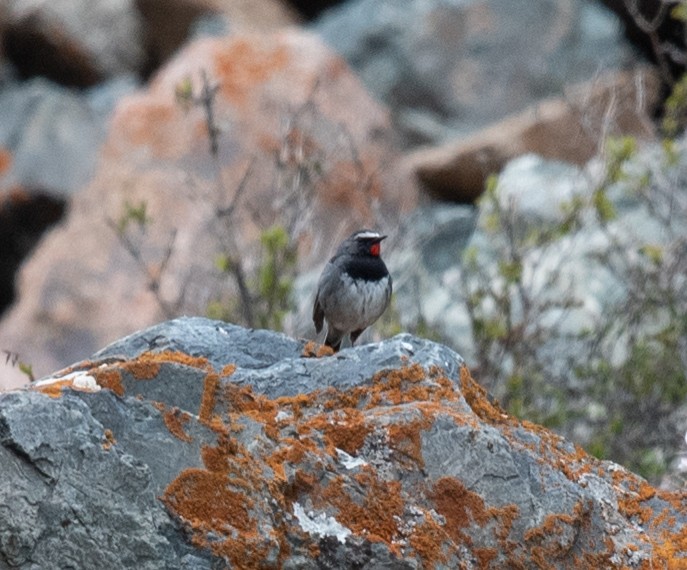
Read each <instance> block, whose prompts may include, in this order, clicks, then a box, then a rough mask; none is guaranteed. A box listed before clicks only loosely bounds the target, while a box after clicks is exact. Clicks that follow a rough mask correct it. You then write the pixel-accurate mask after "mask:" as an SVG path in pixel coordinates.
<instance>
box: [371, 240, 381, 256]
mask: <svg viewBox="0 0 687 570" xmlns="http://www.w3.org/2000/svg"><path fill="white" fill-rule="evenodd" d="M381 250H382V246H381V245H380V244H379V243H373V244H372V245H371V246H370V253H371V254H372V255H374V256H375V257H379V253H380V252H381Z"/></svg>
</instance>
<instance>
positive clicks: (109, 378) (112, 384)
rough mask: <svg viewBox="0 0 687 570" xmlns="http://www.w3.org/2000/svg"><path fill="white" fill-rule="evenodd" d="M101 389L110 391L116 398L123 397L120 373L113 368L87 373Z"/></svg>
mask: <svg viewBox="0 0 687 570" xmlns="http://www.w3.org/2000/svg"><path fill="white" fill-rule="evenodd" d="M89 374H91V375H92V376H93V377H94V378H95V381H96V382H97V383H98V385H99V386H100V387H101V388H107V389H109V390H112V391H113V392H114V393H115V394H117V396H123V395H124V385H123V384H122V373H121V372H120V371H119V370H118V369H117V368H116V367H115V366H107V367H105V368H95V369H93V370H91V371H90V372H89Z"/></svg>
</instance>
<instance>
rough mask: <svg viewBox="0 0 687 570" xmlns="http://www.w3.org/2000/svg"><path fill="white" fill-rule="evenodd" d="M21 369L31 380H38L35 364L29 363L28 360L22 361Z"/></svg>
mask: <svg viewBox="0 0 687 570" xmlns="http://www.w3.org/2000/svg"><path fill="white" fill-rule="evenodd" d="M19 371H20V372H21V373H22V374H24V375H26V377H27V378H28V379H29V382H33V381H34V380H36V378H35V376H34V375H33V366H31V365H30V364H27V363H26V362H20V363H19Z"/></svg>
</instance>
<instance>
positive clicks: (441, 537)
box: [408, 513, 451, 568]
mask: <svg viewBox="0 0 687 570" xmlns="http://www.w3.org/2000/svg"><path fill="white" fill-rule="evenodd" d="M408 544H410V546H411V548H412V549H413V550H414V551H415V552H416V553H417V554H418V555H419V556H420V558H421V559H422V561H423V563H424V565H425V567H426V568H433V567H435V565H436V564H437V563H444V564H445V563H446V562H448V556H447V553H445V552H444V549H446V548H448V547H449V546H450V545H451V539H450V538H449V536H448V534H447V533H446V531H445V530H444V529H443V528H442V527H441V526H440V525H439V524H438V523H437V522H436V521H435V520H433V519H432V517H431V516H430V515H429V514H428V513H426V514H425V522H423V523H422V524H420V525H417V526H415V528H414V529H413V532H412V534H411V535H410V537H409V538H408Z"/></svg>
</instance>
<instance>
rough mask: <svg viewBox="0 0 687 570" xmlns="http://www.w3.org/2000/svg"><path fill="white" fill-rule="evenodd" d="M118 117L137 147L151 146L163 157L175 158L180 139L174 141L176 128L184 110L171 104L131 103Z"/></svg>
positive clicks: (126, 136)
mask: <svg viewBox="0 0 687 570" xmlns="http://www.w3.org/2000/svg"><path fill="white" fill-rule="evenodd" d="M119 115H120V116H118V117H117V122H118V127H119V129H120V130H122V132H123V133H124V137H125V140H127V141H129V144H132V145H135V146H149V147H151V148H153V149H155V151H156V152H157V156H159V157H171V156H175V155H176V154H177V152H178V149H179V138H178V137H176V138H175V137H173V136H172V135H173V134H174V133H173V131H172V126H173V125H174V124H175V123H176V120H177V118H178V117H179V116H180V115H181V110H180V109H179V108H177V106H176V105H175V104H174V103H173V102H171V101H163V102H162V101H152V100H150V99H147V100H146V101H145V102H143V101H135V102H130V104H128V105H126V106H124V107H122V109H121V110H120V113H119Z"/></svg>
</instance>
